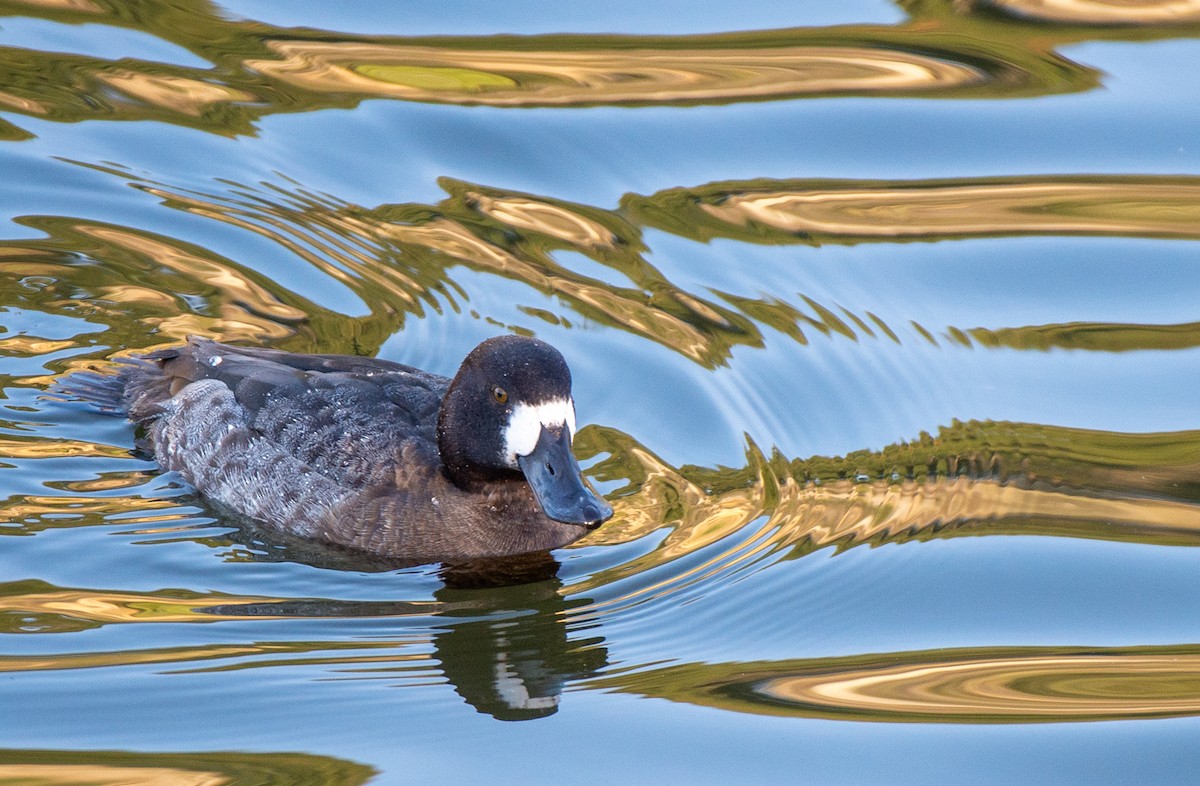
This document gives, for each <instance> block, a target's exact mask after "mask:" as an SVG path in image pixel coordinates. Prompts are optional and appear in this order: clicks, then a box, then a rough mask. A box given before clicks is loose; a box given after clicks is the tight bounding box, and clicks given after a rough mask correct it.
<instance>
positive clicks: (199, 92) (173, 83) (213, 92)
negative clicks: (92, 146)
mask: <svg viewBox="0 0 1200 786" xmlns="http://www.w3.org/2000/svg"><path fill="white" fill-rule="evenodd" d="M96 79H97V80H98V81H99V82H101V83H102V84H105V85H108V86H109V87H112V88H114V89H116V90H120V91H121V92H122V93H125V94H127V95H129V96H131V97H133V98H136V99H138V100H139V101H144V102H146V103H147V104H153V105H154V106H158V107H162V108H163V109H168V110H171V111H173V112H179V113H181V114H184V115H191V116H193V117H199V116H200V115H201V114H203V113H204V111H205V110H206V109H208V108H209V107H210V106H212V105H213V104H219V103H228V102H233V101H251V100H253V99H254V96H252V95H251V94H250V93H247V92H245V91H243V90H234V89H233V88H230V87H226V86H224V85H216V84H212V83H211V82H202V81H200V80H199V79H189V78H187V77H183V76H163V75H156V74H146V73H142V72H140V71H129V70H125V69H119V68H112V69H109V70H107V71H101V72H99V73H97V74H96Z"/></svg>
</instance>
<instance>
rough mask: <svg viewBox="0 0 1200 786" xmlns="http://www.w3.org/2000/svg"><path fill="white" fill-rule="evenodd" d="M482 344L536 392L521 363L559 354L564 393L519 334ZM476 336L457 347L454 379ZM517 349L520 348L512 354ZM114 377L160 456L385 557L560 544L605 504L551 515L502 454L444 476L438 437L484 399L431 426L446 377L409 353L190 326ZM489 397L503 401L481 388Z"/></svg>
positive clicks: (239, 497) (477, 553)
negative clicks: (244, 339)
mask: <svg viewBox="0 0 1200 786" xmlns="http://www.w3.org/2000/svg"><path fill="white" fill-rule="evenodd" d="M491 341H492V342H496V345H495V346H494V347H493V350H495V351H500V352H501V353H508V354H510V355H511V354H513V353H516V355H515V356H516V360H515V361H512V362H509V361H505V362H506V363H507V364H508V365H507V366H504V367H502V368H501V371H495V372H493V371H488V372H487V373H491V374H492V375H493V376H495V375H496V374H500V375H501V376H503V378H504V379H505V380H506V381H505V384H506V385H511V386H519V385H520V384H525V387H530V385H532V386H533V389H537V388H538V386H542V385H545V384H548V383H544V382H543V381H541V380H539V379H537V378H535V377H532V376H529V375H530V374H532V373H533V372H532V371H530V370H529V368H528V367H530V366H532V365H536V363H539V362H542V361H543V357H542V355H546V357H549V358H550V360H549V361H546V362H548V363H550V364H551V365H554V364H555V363H557V364H559V365H561V367H562V373H564V374H565V375H566V389H567V393H566V395H567V396H568V400H569V386H570V376H569V372H567V371H566V365H565V363H563V362H562V360H561V356H560V355H558V353H557V351H555V350H553V348H550V347H548V345H545V344H542V343H541V342H535V344H536V345H537V346H533V345H526V344H522V343H520V342H531V341H533V340H532V339H519V338H517V337H512V336H508V337H502V338H500V339H492V340H491ZM487 345H488V342H485V344H484V345H481V347H480V348H479V349H477V350H476V352H475V353H472V355H471V356H468V359H467V361H465V362H464V365H463V370H462V371H460V372H459V377H457V378H456V379H455V380H454V384H455V385H458V384H459V379H461V378H463V377H464V375H466V372H467V370H468V364H470V363H471V362H472V358H473V357H475V355H476V354H478V353H480V352H481V350H483V349H484V347H485V346H487ZM547 350H548V352H549V353H553V356H550V355H548V354H547ZM531 351H532V353H533V355H532V357H531V358H530V359H522V358H521V357H520V355H521V354H522V353H528V352H531ZM493 354H494V352H493ZM555 358H556V359H557V360H554V359H555ZM510 366H511V368H509V367H510ZM487 368H488V367H485V370H486V369H487ZM556 368H557V366H556ZM535 370H536V369H535ZM501 372H502V373H501ZM505 375H506V376H505ZM521 375H525V376H524V377H522V376H521ZM477 376H478V375H477ZM481 378H482V377H481ZM119 379H120V382H121V385H122V397H123V403H124V408H125V409H126V410H127V412H128V413H129V416H130V418H131V419H133V420H134V421H135V422H137V423H138V424H139V425H140V426H142V428H143V432H142V442H143V445H144V446H145V447H146V448H147V449H148V450H149V451H151V452H152V453H153V454H154V457H155V458H156V460H157V461H158V463H159V465H160V466H161V467H163V469H167V470H175V471H177V472H179V473H180V474H181V475H182V476H183V477H184V478H185V479H186V480H187V481H188V482H189V483H191V484H192V485H193V486H195V487H196V488H197V489H198V490H199V491H200V492H201V493H202V494H203V495H204V496H206V497H208V498H210V499H212V500H215V501H217V502H218V503H220V504H222V505H224V506H226V507H228V508H230V509H232V510H234V511H236V512H238V513H240V514H242V515H245V516H248V517H250V518H252V519H254V520H256V521H258V522H261V523H263V524H266V525H267V526H268V527H271V528H275V529H278V530H281V531H284V532H288V533H291V534H294V535H298V536H301V537H306V538H313V539H317V540H321V541H325V542H328V543H332V544H338V545H342V546H347V547H350V548H354V549H361V550H363V551H367V552H371V553H373V554H377V555H380V556H384V557H388V558H394V559H396V560H399V561H412V562H427V561H438V560H442V561H454V560H469V559H477V558H485V557H496V556H505V555H510V554H519V553H524V552H532V551H543V550H549V549H554V548H558V547H560V546H564V545H566V544H568V543H570V542H572V541H574V540H577V539H578V538H579V537H581V536H582V535H583V534H585V532H586V531H587V528H589V527H592V526H595V525H597V524H599V523H600V522H601V521H603V520H604V519H606V518H608V516H609V515H611V509H610V508H609V509H607V510H605V509H606V508H607V505H606V504H605V503H604V502H603V500H599V498H596V499H597V500H598V503H597V504H598V505H599V506H600V507H599V508H598V509H597V510H595V511H593V510H592V509H591V508H589V511H591V512H589V513H588V514H587V516H586V518H589V519H594V520H588V521H585V522H582V523H562V522H560V521H555V520H553V519H551V518H549V517H548V516H547V515H546V514H545V513H543V511H542V507H541V506H540V505H539V501H538V499H537V498H536V497H535V495H534V492H533V491H532V490H531V488H530V484H529V483H528V482H527V481H526V478H525V476H524V475H522V474H521V473H520V472H518V471H515V470H514V469H513V468H509V467H503V466H485V467H475V466H470V467H467V468H465V469H463V470H461V471H458V472H457V477H453V478H452V477H451V475H452V474H453V473H451V472H448V471H447V467H446V466H445V464H444V463H443V460H442V452H443V450H444V449H447V446H450V447H449V449H450V450H454V449H455V448H454V446H455V445H456V444H457V443H456V442H455V441H456V440H473V439H475V436H476V435H475V434H472V433H470V432H471V431H473V430H478V431H479V432H481V433H483V432H485V431H487V430H489V429H490V428H491V425H490V423H489V422H487V421H488V420H489V418H490V415H489V414H488V412H490V410H487V411H484V410H480V411H481V412H484V414H483V415H478V414H475V415H471V417H469V418H466V419H465V420H464V422H463V423H462V424H456V423H454V422H453V421H450V420H449V419H448V418H446V417H445V416H443V417H442V420H444V421H447V422H448V423H449V425H447V423H443V424H442V425H443V427H442V429H441V430H440V431H441V433H439V413H440V412H441V406H442V403H443V400H444V399H445V398H446V396H447V393H448V391H449V390H450V388H451V385H452V380H450V379H447V378H445V377H441V376H438V375H435V374H430V373H427V372H424V371H420V370H418V369H414V368H410V367H408V366H403V365H400V364H397V363H391V362H388V361H382V360H373V359H367V358H359V357H350V356H338V355H299V354H292V353H283V352H277V351H274V350H265V349H248V348H242V347H232V346H227V345H223V344H218V343H216V342H213V341H209V340H203V339H191V340H190V341H189V342H188V344H186V345H185V346H183V347H180V348H178V349H172V350H165V351H161V352H158V353H155V354H153V355H150V356H148V357H147V358H145V359H141V360H139V361H137V362H135V363H134V364H132V365H130V366H129V367H128V368H126V369H124V370H123V371H122V373H121V375H120V377H119ZM472 384H475V383H472ZM554 384H556V385H558V384H560V383H557V382H555V383H554ZM467 386H468V383H467V382H464V383H462V387H464V388H466V387H467ZM494 389H496V388H486V387H485V388H484V393H483V394H479V395H491V394H490V393H488V392H487V391H489V390H494ZM466 395H468V394H467V392H465V391H463V392H462V396H466ZM470 395H472V396H474V395H477V394H476V393H475V392H474V391H473V390H472V391H471V392H470ZM539 395H540V394H539ZM547 395H549V394H547ZM460 397H461V396H460ZM481 406H482V405H481ZM490 406H491V407H492V409H496V410H497V411H501V412H502V411H503V409H501V408H500V405H499V404H497V403H496V402H495V401H493V402H491V404H490ZM508 409H509V410H510V411H511V406H510V407H508ZM472 418H473V419H472ZM501 423H502V422H501ZM568 438H569V435H568ZM568 444H569V442H568ZM571 461H572V463H573V461H574V460H573V458H572V459H571ZM577 473H578V467H577V466H576V474H577ZM551 474H554V473H553V471H552V472H551ZM589 493H592V492H590V491H589Z"/></svg>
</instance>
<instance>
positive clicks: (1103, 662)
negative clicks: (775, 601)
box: [589, 644, 1200, 723]
mask: <svg viewBox="0 0 1200 786" xmlns="http://www.w3.org/2000/svg"><path fill="white" fill-rule="evenodd" d="M1198 670H1200V646H1198V645H1195V644H1188V645H1179V646H1169V647H1126V648H1109V647H1097V648H1086V649H1085V648H1079V647H979V648H972V649H937V650H926V651H921V652H897V653H880V654H871V655H854V656H848V657H832V658H810V659H795V660H782V661H751V662H739V663H687V664H679V665H670V666H661V667H655V668H648V669H645V670H639V671H629V672H626V673H623V674H618V675H614V676H609V677H601V678H597V679H594V680H591V681H590V682H589V685H590V686H591V687H594V688H598V689H602V690H616V691H621V692H625V693H635V694H639V695H644V696H654V697H661V698H668V699H671V700H672V701H678V702H686V703H689V704H696V705H700V706H706V707H717V708H721V709H725V710H730V711H734V712H744V713H753V714H758V715H776V716H785V717H797V718H823V719H827V720H852V721H875V722H893V723H895V722H900V723H1062V722H1079V721H1113V720H1133V719H1139V718H1175V717H1189V716H1195V715H1197V714H1200V676H1197V674H1198Z"/></svg>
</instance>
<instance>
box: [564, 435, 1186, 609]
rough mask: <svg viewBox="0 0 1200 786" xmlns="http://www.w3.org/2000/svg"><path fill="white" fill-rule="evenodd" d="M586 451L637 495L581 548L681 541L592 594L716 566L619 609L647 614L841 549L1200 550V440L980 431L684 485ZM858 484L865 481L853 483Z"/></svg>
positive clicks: (639, 591)
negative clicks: (944, 545)
mask: <svg viewBox="0 0 1200 786" xmlns="http://www.w3.org/2000/svg"><path fill="white" fill-rule="evenodd" d="M927 436H928V435H926V437H927ZM577 444H578V445H579V446H580V447H582V448H583V451H595V452H606V453H608V454H609V458H607V459H605V460H603V461H601V462H600V463H598V464H596V465H595V466H593V467H592V469H591V472H592V473H593V474H594V475H595V476H596V477H597V478H599V479H601V480H606V481H613V480H617V479H623V480H626V481H627V482H628V485H627V486H626V487H625V489H624V490H619V491H618V492H616V494H615V495H611V496H612V501H613V506H614V508H615V510H616V516H615V517H614V518H613V520H612V521H611V522H609V523H607V524H605V526H604V527H601V528H600V529H598V530H596V531H595V532H593V533H591V534H589V535H588V536H587V537H586V538H584V539H583V540H582V541H580V542H579V544H578V545H579V546H588V545H613V544H617V543H624V542H629V541H632V540H635V539H638V538H642V537H645V536H647V535H650V534H652V533H656V532H661V531H662V530H664V529H665V530H666V534H665V537H663V538H662V539H661V541H660V542H658V543H657V544H656V545H655V547H654V548H653V549H652V550H651V551H650V552H648V553H646V554H643V555H641V556H639V557H636V558H634V559H633V560H631V561H630V562H628V563H624V564H620V565H616V566H613V567H611V568H608V569H605V570H602V571H598V572H597V573H596V574H594V575H592V576H589V577H588V578H586V579H585V580H583V581H582V582H581V583H580V585H579V586H578V587H577V589H578V590H579V591H580V592H586V591H589V590H594V589H597V588H599V587H601V586H603V585H605V584H608V583H610V582H612V581H615V580H616V579H618V578H620V577H624V576H633V575H637V574H639V573H643V574H647V575H651V574H649V571H651V569H652V568H655V567H656V566H659V565H663V564H666V563H669V562H673V561H676V560H680V559H681V558H683V557H686V556H689V555H692V554H696V553H700V552H702V551H705V550H708V552H707V553H709V554H710V556H708V557H707V558H706V559H705V560H703V561H702V562H699V563H692V564H691V565H690V567H688V568H687V569H686V570H683V571H681V572H678V573H674V574H671V575H669V576H668V577H667V578H664V579H661V580H659V581H657V582H655V583H652V584H647V583H641V584H639V585H638V586H636V587H635V588H633V589H631V590H629V591H628V592H626V593H625V594H624V595H622V596H620V597H617V598H614V599H611V600H609V601H607V602H606V603H605V604H603V606H604V607H620V606H623V605H625V604H628V603H631V602H643V601H645V600H647V599H649V598H653V597H658V596H660V595H662V594H665V593H669V592H674V591H676V590H678V589H679V588H681V587H683V586H688V585H691V584H693V583H695V582H698V581H701V580H706V579H711V578H712V577H713V576H714V575H716V574H717V573H727V572H730V571H741V570H745V569H748V568H749V567H750V566H752V565H755V564H757V563H758V562H760V561H761V560H763V559H766V558H768V557H772V555H777V554H779V553H781V552H784V553H791V554H797V553H798V554H806V553H809V552H812V551H815V550H817V549H821V548H825V547H828V546H836V547H837V548H839V549H847V548H852V547H854V546H857V545H861V544H866V543H870V544H880V543H894V542H905V541H910V540H922V539H928V538H934V537H938V538H950V537H958V536H974V535H1055V536H1065V537H1078V538H1094V539H1103V540H1119V541H1129V542H1139V543H1155V544H1159V545H1168V544H1170V545H1190V546H1200V488H1198V487H1197V482H1196V480H1195V479H1196V478H1197V477H1200V433H1197V432H1178V433H1174V434H1158V435H1143V434H1130V435H1126V434H1116V433H1109V432H1088V431H1084V430H1080V429H1065V428H1060V427H1053V426H1034V425H1030V424H1014V423H968V424H957V425H955V426H953V427H949V428H945V429H942V431H941V432H940V433H939V435H938V437H937V438H926V439H922V440H917V441H915V442H913V443H907V444H899V445H893V446H889V447H888V448H885V449H884V450H882V451H879V452H867V451H862V452H860V453H855V454H851V455H850V456H847V457H842V458H823V457H813V458H810V459H805V460H796V461H789V460H787V459H785V458H784V457H783V456H781V455H779V454H778V453H775V454H772V455H770V456H767V455H764V454H763V453H761V452H760V451H759V450H758V449H757V448H756V447H754V446H753V445H752V446H751V447H750V448H749V449H748V451H747V464H746V466H745V467H744V468H741V469H723V470H716V469H714V470H706V469H700V468H695V467H689V468H686V469H685V470H680V469H676V468H674V467H672V466H670V465H668V464H667V463H666V462H663V461H662V460H661V459H659V458H658V457H656V456H654V455H653V454H652V453H651V452H650V451H648V450H646V449H645V448H644V447H642V446H640V445H638V444H637V443H636V442H634V441H633V440H631V439H630V438H629V437H627V436H625V435H622V434H620V433H619V432H615V431H613V430H610V429H594V428H593V429H584V430H582V431H581V432H580V434H579V438H578V440H577ZM889 476H890V478H889ZM847 477H849V478H857V479H839V478H847ZM593 608H594V609H599V608H601V607H600V606H595V607H593Z"/></svg>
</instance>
